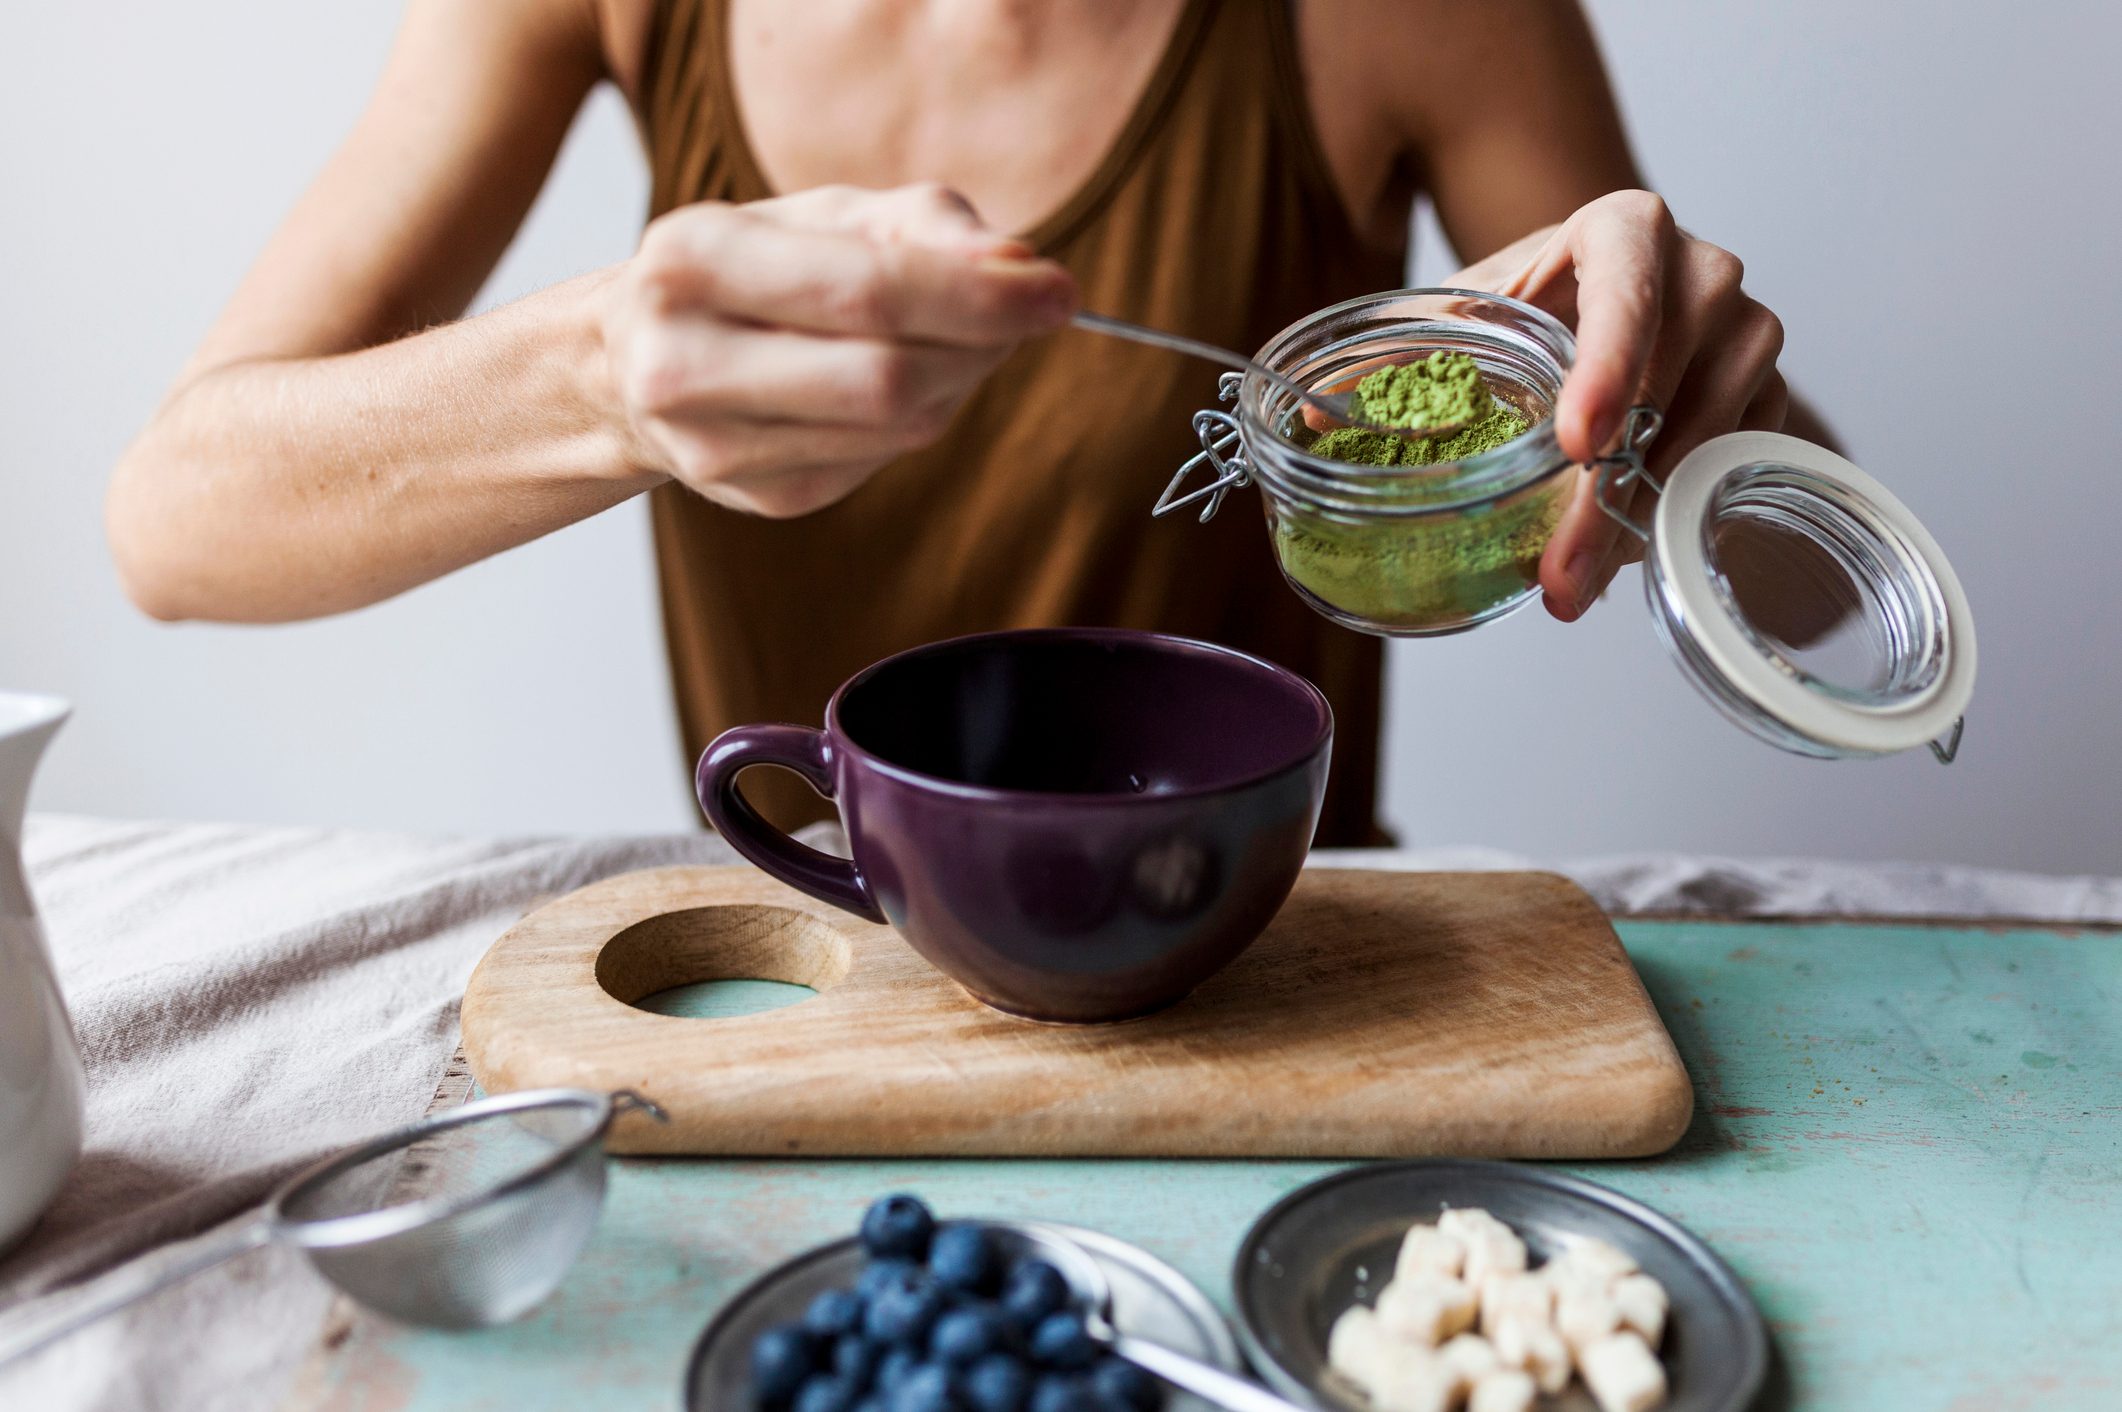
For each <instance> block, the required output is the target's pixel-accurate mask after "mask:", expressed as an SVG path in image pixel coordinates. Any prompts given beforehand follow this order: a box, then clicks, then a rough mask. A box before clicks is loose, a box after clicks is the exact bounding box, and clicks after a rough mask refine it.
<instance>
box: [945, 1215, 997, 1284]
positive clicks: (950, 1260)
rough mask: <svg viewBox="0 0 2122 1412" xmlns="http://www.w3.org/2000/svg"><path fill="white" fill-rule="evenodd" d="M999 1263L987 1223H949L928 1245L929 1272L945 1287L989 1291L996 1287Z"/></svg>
mask: <svg viewBox="0 0 2122 1412" xmlns="http://www.w3.org/2000/svg"><path fill="white" fill-rule="evenodd" d="M999 1265H1000V1262H999V1261H998V1260H996V1258H995V1242H994V1238H993V1237H992V1236H991V1235H989V1234H988V1232H987V1229H986V1227H984V1226H945V1227H944V1228H943V1229H942V1230H940V1231H937V1232H936V1237H935V1241H934V1242H933V1243H932V1244H931V1245H930V1246H929V1248H928V1272H929V1274H931V1275H933V1276H934V1277H935V1280H936V1283H937V1284H939V1285H942V1286H943V1287H944V1288H945V1289H962V1290H970V1291H972V1292H973V1293H975V1294H985V1293H987V1292H988V1291H989V1290H991V1289H993V1288H994V1281H995V1276H996V1275H997V1274H998V1273H999Z"/></svg>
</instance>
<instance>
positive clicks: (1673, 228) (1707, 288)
mask: <svg viewBox="0 0 2122 1412" xmlns="http://www.w3.org/2000/svg"><path fill="white" fill-rule="evenodd" d="M1743 273H1744V268H1743V267H1742V266H1741V264H1740V263H1739V257H1738V256H1736V255H1734V254H1732V253H1731V252H1730V251H1729V250H1725V249H1723V248H1721V247H1719V246H1716V245H1712V244H1710V243H1709V242H1708V241H1706V240H1697V239H1696V238H1695V237H1694V236H1691V235H1689V234H1688V233H1687V232H1686V231H1684V230H1682V229H1680V227H1679V226H1678V225H1676V224H1674V222H1673V217H1672V212H1671V211H1670V210H1668V209H1667V208H1666V205H1665V202H1664V201H1663V200H1661V199H1660V198H1659V197H1657V196H1655V195H1653V194H1652V193H1650V192H1648V191H1616V192H1614V193H1612V194H1610V195H1607V196H1602V197H1600V198H1599V199H1598V200H1596V201H1594V202H1592V203H1591V204H1589V205H1587V206H1584V207H1582V208H1581V209H1579V210H1578V211H1577V213H1576V214H1575V215H1573V216H1571V217H1570V218H1569V219H1568V220H1566V221H1564V222H1563V223H1562V224H1561V225H1558V226H1552V227H1549V228H1548V229H1546V230H1541V231H1535V232H1534V233H1533V234H1531V235H1528V236H1526V237H1525V238H1524V239H1523V240H1520V241H1517V242H1516V243H1514V244H1511V245H1508V246H1505V247H1504V248H1503V249H1501V250H1499V251H1497V252H1496V253H1495V254H1493V255H1491V256H1489V257H1488V258H1487V259H1485V260H1482V261H1480V262H1479V263H1478V264H1475V265H1471V266H1469V267H1468V268H1467V269H1465V270H1463V271H1461V272H1460V273H1459V274H1458V275H1456V276H1455V277H1453V278H1452V279H1451V280H1448V281H1447V283H1449V284H1452V285H1456V286H1458V287H1460V288H1466V289H1481V290H1490V291H1494V292H1495V293H1498V294H1508V295H1510V296H1512V297H1513V298H1517V299H1522V300H1524V301H1525V302H1526V303H1528V304H1532V305H1536V306H1537V307H1539V308H1542V309H1545V310H1546V311H1547V312H1549V313H1551V314H1553V315H1555V317H1557V318H1559V319H1561V320H1562V321H1563V322H1564V323H1567V324H1571V325H1573V326H1574V327H1575V329H1576V331H1577V356H1576V364H1575V366H1574V367H1573V368H1572V369H1571V371H1570V373H1569V376H1568V378H1567V379H1566V380H1565V381H1564V382H1563V384H1562V394H1561V396H1560V398H1558V399H1557V401H1556V405H1555V436H1556V439H1557V440H1558V441H1560V443H1561V446H1562V450H1563V452H1564V454H1566V455H1568V456H1569V457H1571V458H1572V459H1573V460H1576V461H1578V462H1580V463H1584V464H1589V463H1590V462H1591V461H1592V460H1593V459H1595V458H1596V457H1598V456H1600V455H1602V454H1604V453H1606V452H1607V451H1609V450H1611V449H1612V448H1613V446H1614V445H1615V443H1616V442H1617V441H1618V440H1619V437H1620V433H1621V429H1622V425H1623V423H1624V421H1625V420H1626V418H1627V416H1628V409H1629V408H1631V407H1633V406H1635V405H1637V404H1638V403H1648V404H1650V405H1651V406H1653V407H1656V408H1657V409H1658V410H1659V411H1661V412H1663V413H1664V414H1665V426H1664V430H1663V431H1661V432H1660V433H1659V435H1658V439H1657V441H1656V442H1654V443H1653V444H1652V448H1651V453H1650V456H1649V457H1648V460H1649V465H1650V468H1651V470H1652V472H1653V473H1654V474H1656V475H1658V476H1659V477H1660V478H1661V479H1662V478H1663V473H1665V472H1667V471H1669V470H1671V468H1672V467H1673V466H1674V465H1676V464H1678V462H1679V460H1680V458H1681V457H1683V456H1685V455H1686V454H1687V453H1688V452H1689V451H1691V450H1693V449H1694V448H1695V447H1697V446H1700V445H1701V444H1702V443H1703V442H1705V441H1707V440H1709V439H1710V438H1711V437H1714V436H1721V435H1723V434H1724V433H1725V432H1728V431H1737V430H1742V429H1743V430H1748V431H1776V430H1780V429H1781V427H1782V425H1783V417H1784V413H1785V411H1786V410H1787V409H1788V407H1789V403H1790V394H1789V390H1788V389H1787V388H1786V387H1785V386H1784V383H1783V377H1782V375H1781V374H1780V373H1778V372H1777V371H1776V356H1777V354H1779V353H1780V352H1781V351H1782V348H1783V324H1782V321H1781V320H1779V319H1778V318H1777V317H1776V316H1775V315H1774V314H1772V313H1770V312H1769V311H1768V310H1767V309H1766V308H1765V307H1763V306H1762V305H1761V304H1760V303H1758V302H1756V301H1755V300H1753V299H1751V298H1749V297H1748V296H1747V294H1746V292H1745V291H1744V290H1743V289H1742V288H1741V287H1740V279H1741V276H1742V275H1743ZM1596 492H1597V483H1596V480H1595V478H1594V477H1592V476H1589V475H1585V476H1580V477H1579V478H1578V487H1577V491H1576V495H1575V497H1574V498H1573V499H1572V501H1571V502H1570V504H1569V506H1568V508H1567V509H1566V510H1565V511H1564V513H1563V517H1562V523H1561V524H1560V525H1559V526H1558V527H1557V528H1556V530H1555V534H1554V537H1553V539H1552V540H1550V541H1549V543H1548V546H1547V552H1546V554H1545V555H1544V556H1543V557H1542V558H1541V560H1540V586H1541V588H1542V589H1543V590H1545V592H1546V599H1547V610H1548V611H1549V612H1550V613H1552V614H1554V615H1555V616H1556V617H1557V618H1560V619H1562V620H1563V621H1564V622H1571V621H1574V620H1575V619H1576V618H1578V617H1580V616H1582V614H1583V612H1584V610H1585V609H1586V608H1588V607H1590V606H1591V604H1592V602H1593V600H1595V599H1596V598H1597V597H1598V596H1599V594H1600V593H1601V592H1602V591H1603V590H1604V589H1605V587H1606V585H1607V583H1608V582H1610V581H1611V580H1612V578H1613V576H1614V575H1615V573H1617V572H1618V571H1619V570H1620V568H1621V566H1622V565H1623V564H1627V563H1630V562H1632V561H1634V560H1636V559H1638V558H1640V557H1642V552H1643V546H1642V542H1641V541H1640V540H1638V539H1637V538H1636V537H1635V536H1634V535H1630V534H1624V533H1622V532H1621V528H1620V526H1618V525H1616V524H1615V523H1614V521H1613V520H1612V519H1611V518H1610V517H1608V516H1607V515H1605V514H1604V513H1602V512H1601V511H1600V509H1599V506H1598V503H1597V501H1596V500H1595V499H1594V496H1595V494H1596ZM1645 494H1646V495H1647V494H1648V492H1645ZM1623 508H1627V507H1625V506H1624V507H1623Z"/></svg>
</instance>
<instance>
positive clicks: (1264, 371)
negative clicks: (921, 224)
mask: <svg viewBox="0 0 2122 1412" xmlns="http://www.w3.org/2000/svg"><path fill="white" fill-rule="evenodd" d="M1069 322H1070V323H1072V324H1074V325H1075V326H1076V327H1077V328H1080V329H1086V330H1088V331H1089V332H1091V333H1102V334H1105V335H1107V336H1108V337H1112V338H1124V339H1127V340H1128V341H1129V342H1131V343H1146V344H1148V345H1149V346H1150V347H1152V348H1169V349H1171V350H1172V351H1173V352H1176V353H1187V354H1191V355H1192V356H1194V357H1196V358H1205V359H1207V360H1208V361H1209V362H1211V363H1221V364H1223V365H1224V366H1225V367H1227V368H1238V369H1241V370H1242V371H1245V372H1249V373H1258V374H1259V375H1260V376H1261V377H1263V378H1266V379H1267V380H1268V381H1269V382H1271V383H1273V384H1274V385H1275V386H1276V387H1279V388H1281V389H1282V390H1283V391H1284V392H1287V393H1288V394H1289V395H1290V396H1292V397H1294V398H1296V399H1297V400H1298V401H1300V402H1303V403H1304V404H1305V405H1306V406H1309V407H1312V408H1314V409H1316V410H1317V411H1319V412H1322V413H1324V414H1325V415H1326V416H1328V417H1331V418H1332V419H1333V420H1335V421H1337V422H1342V423H1345V424H1347V425H1348V426H1352V427H1356V428H1359V429H1361V430H1363V431H1374V432H1378V433H1381V434H1382V435H1385V436H1398V437H1404V438H1405V439H1407V440H1409V441H1428V440H1430V439H1431V438H1432V437H1438V436H1450V435H1452V434H1453V433H1455V432H1461V431H1464V430H1466V428H1467V426H1468V425H1469V423H1470V422H1471V421H1472V418H1470V417H1462V418H1460V419H1459V420H1458V421H1456V422H1438V423H1437V424H1436V425H1434V426H1426V427H1392V426H1385V425H1382V424H1381V423H1378V422H1374V421H1371V420H1369V419H1368V418H1366V417H1363V416H1361V415H1359V414H1358V413H1357V412H1356V410H1355V399H1354V398H1352V397H1350V396H1349V395H1348V394H1347V393H1345V392H1313V391H1311V390H1310V389H1309V388H1305V387H1300V386H1298V385H1297V384H1296V383H1294V382H1291V381H1290V380H1289V379H1288V378H1286V377H1284V376H1282V374H1280V373H1278V372H1276V371H1275V370H1274V369H1273V368H1270V367H1268V366H1267V365H1265V364H1264V363H1256V362H1254V361H1253V360H1252V359H1251V358H1248V357H1246V356H1245V355H1244V354H1243V353H1238V352H1235V351H1233V350H1231V349H1229V348H1221V347H1218V346H1217V345H1216V344H1213V343H1203V342H1201V340H1199V339H1197V338H1188V337H1186V336H1185V335H1183V334H1176V333H1166V332H1165V331H1164V330H1162V329H1154V328H1148V327H1146V326H1144V325H1142V324H1131V323H1129V322H1128V321H1127V320H1125V319H1116V318H1113V317H1111V316H1110V315H1107V314H1094V313H1092V312H1091V311H1090V310H1088V309H1084V310H1080V311H1079V312H1078V313H1077V314H1076V316H1075V317H1074V318H1073V319H1071V320H1069Z"/></svg>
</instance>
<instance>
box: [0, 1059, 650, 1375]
mask: <svg viewBox="0 0 2122 1412" xmlns="http://www.w3.org/2000/svg"><path fill="white" fill-rule="evenodd" d="M637 1109H638V1110H640V1111H642V1112H645V1113H647V1114H648V1115H649V1116H650V1117H652V1118H654V1119H656V1120H657V1121H658V1122H665V1121H668V1119H667V1117H666V1115H665V1114H664V1112H663V1110H662V1109H660V1108H658V1107H657V1106H656V1105H655V1104H653V1103H651V1102H649V1101H648V1100H647V1099H645V1098H643V1097H641V1096H640V1095H639V1094H636V1093H633V1092H630V1091H627V1090H623V1089H622V1090H620V1091H618V1092H616V1093H610V1094H605V1093H599V1092H595V1091H593V1090H589V1089H573V1088H546V1089H531V1090H527V1091H525V1092H522V1093H510V1094H503V1095H501V1096H500V1097H497V1098H487V1099H482V1100H480V1101H478V1102H476V1103H468V1104H466V1105H464V1106H463V1107H461V1108H458V1109H455V1110H453V1111H451V1112H448V1113H444V1114H441V1115H439V1116H436V1117H432V1118H428V1119H426V1120H424V1121H422V1122H419V1123H415V1124H413V1125H412V1126H410V1127H406V1128H401V1129H399V1130H398V1131H396V1132H392V1133H386V1134H385V1135H383V1136H381V1137H378V1138H375V1139H373V1140H371V1141H369V1142H365V1143H362V1144H361V1145H359V1146H357V1147H354V1148H350V1149H348V1150H347V1151H345V1152H342V1153H340V1154H338V1155H337V1156H335V1157H329V1158H326V1159H325V1160H324V1161H322V1162H319V1163H317V1164H316V1165H315V1166H313V1167H310V1168H308V1169H307V1170H305V1171H302V1172H299V1173H297V1174H296V1175H295V1176H293V1177H291V1178H290V1179H289V1180H288V1181H287V1182H286V1183H285V1184H283V1185H282V1186H281V1187H280V1188H279V1189H278V1190H277V1191H275V1192H274V1193H273V1195H272V1196H271V1197H270V1198H269V1199H268V1200H267V1201H266V1203H265V1204H264V1205H263V1206H262V1207H260V1208H259V1209H258V1210H257V1211H256V1212H255V1213H253V1214H252V1215H251V1216H249V1217H248V1218H247V1219H245V1220H242V1221H240V1222H238V1223H237V1224H236V1225H235V1226H233V1227H232V1228H230V1229H229V1230H226V1231H223V1232H221V1233H219V1234H217V1235H215V1236H212V1237H210V1238H208V1239H206V1240H204V1241H199V1242H191V1243H187V1244H185V1245H183V1246H180V1247H176V1248H172V1249H166V1250H161V1251H157V1252H154V1253H152V1254H149V1255H147V1256H144V1257H142V1258H141V1259H138V1260H135V1261H132V1262H130V1263H128V1264H125V1265H121V1266H119V1267H118V1268H117V1269H115V1270H112V1271H111V1272H110V1273H108V1274H106V1275H103V1276H101V1277H100V1278H98V1279H95V1280H92V1281H90V1282H89V1283H88V1284H87V1285H85V1286H83V1287H82V1289H81V1290H80V1291H79V1292H78V1296H77V1297H76V1298H74V1299H71V1300H68V1301H66V1302H65V1303H64V1304H63V1305H62V1306H61V1307H60V1308H58V1309H56V1310H44V1309H39V1310H37V1311H35V1312H33V1313H31V1314H28V1315H26V1316H23V1317H21V1318H19V1319H14V1320H7V1321H0V1365H5V1364H7V1363H9V1362H12V1361H13V1360H15V1359H17V1358H21V1357H23V1356H25V1355H26V1354H29V1353H32V1352H35V1351H36V1350H38V1349H40V1348H42V1347H44V1346H45V1345H46V1344H48V1343H50V1342H52V1341H53V1340H55V1339H58V1338H60V1337H63V1336H64V1335H66V1334H69V1333H72V1332H73V1331H75V1330H76V1329H79V1328H82V1327H84V1326H86V1325H88V1324H90V1323H93V1322H94V1321H96V1320H98V1319H101V1318H102V1317H104V1316H105V1315H107V1314H111V1313H114V1312H116V1311H117V1310H120V1309H123V1308H125V1307H126V1306H127V1305H129V1304H132V1303H134V1302H136V1301H138V1300H141V1299H145V1298H146V1297H147V1296H149V1295H151V1294H153V1293H155V1292H156V1291H157V1290H161V1289H164V1288H167V1287H168V1286H170V1285H173V1284H175V1283H177V1282H178V1281H180V1280H184V1279H188V1278H190V1277H191V1276H193V1275H196V1274H198V1273H200V1272H201V1271H204V1270H208V1269H211V1268H212V1267H213V1266H215V1265H219V1264H221V1263H222V1262H223V1261H225V1260H229V1259H232V1258H234V1257H235V1256H237V1255H241V1254H242V1253H244V1252H245V1251H248V1250H254V1249H256V1248H258V1247H259V1246H263V1245H270V1244H275V1243H285V1244H288V1245H293V1246H296V1247H298V1248H299V1249H301V1251H302V1252H303V1253H304V1254H305V1255H306V1256H307V1257H308V1258H309V1262H310V1264H311V1265H313V1266H315V1267H316V1269H317V1271H318V1273H320V1274H322V1275H323V1276H324V1277H325V1278H326V1279H328V1280H330V1281H331V1282H332V1283H333V1284H334V1285H336V1286H337V1287H338V1288H339V1289H341V1290H342V1291H344V1292H345V1293H347V1294H348V1295H351V1296H352V1297H353V1298H354V1299H356V1300H358V1301H359V1302H360V1303H362V1304H363V1305H365V1306H367V1307H369V1308H371V1309H374V1310H377V1311H378V1312H380V1313H384V1314H388V1315H390V1316H391V1317H392V1318H395V1319H400V1320H403V1321H405V1322H406V1323H410V1324H423V1325H427V1326H430V1327H434V1328H445V1329H464V1328H476V1327H480V1326H482V1325H487V1324H499V1323H505V1322H507V1321H508V1320H510V1319H515V1318H519V1317H521V1316H522V1315H524V1314H526V1313H528V1312H529V1311H530V1310H531V1309H532V1308H533V1307H534V1306H535V1305H537V1304H538V1303H539V1302H540V1301H541V1300H543V1299H544V1298H545V1297H546V1296H547V1295H548V1294H551V1293H552V1292H553V1290H554V1288H555V1287H557V1286H558V1285H559V1283H560V1280H561V1278H562V1277H563V1276H564V1275H566V1273H567V1271H568V1269H569V1267H570V1266H572V1265H573V1264H574V1262H575V1257H576V1256H578V1255H580V1254H581V1253H582V1247H583V1246H584V1245H586V1244H587V1243H588V1242H589V1238H590V1234H591V1232H592V1231H593V1230H594V1229H595V1228H596V1224H597V1214H598V1212H599V1210H600V1209H601V1208H602V1206H603V1203H604V1147H603V1142H602V1139H603V1137H604V1134H605V1131H606V1130H607V1129H608V1128H610V1127H611V1124H612V1121H613V1119H615V1118H616V1117H618V1116H619V1115H620V1114H622V1113H627V1112H631V1111H634V1110H637ZM413 1191H418V1192H419V1193H420V1194H419V1195H417V1196H413V1195H410V1193H411V1192H413Z"/></svg>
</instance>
